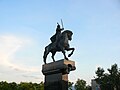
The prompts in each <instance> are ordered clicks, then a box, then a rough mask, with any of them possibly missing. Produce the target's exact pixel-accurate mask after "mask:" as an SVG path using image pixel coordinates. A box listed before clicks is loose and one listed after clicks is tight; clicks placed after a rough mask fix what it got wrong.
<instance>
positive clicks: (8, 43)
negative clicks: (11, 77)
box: [0, 35, 39, 72]
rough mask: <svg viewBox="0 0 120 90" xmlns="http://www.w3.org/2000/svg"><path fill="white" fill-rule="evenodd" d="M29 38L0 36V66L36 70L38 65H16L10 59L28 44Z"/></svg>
mask: <svg viewBox="0 0 120 90" xmlns="http://www.w3.org/2000/svg"><path fill="white" fill-rule="evenodd" d="M30 43H31V41H30V40H29V39H25V38H20V37H17V36H14V35H2V36H0V66H6V67H9V68H11V69H13V70H15V71H25V72H26V71H27V72H37V71H39V70H38V67H25V66H24V64H21V65H18V64H15V63H13V62H11V60H13V59H14V57H15V54H16V52H18V51H19V50H21V49H22V48H23V47H25V46H27V44H30Z"/></svg>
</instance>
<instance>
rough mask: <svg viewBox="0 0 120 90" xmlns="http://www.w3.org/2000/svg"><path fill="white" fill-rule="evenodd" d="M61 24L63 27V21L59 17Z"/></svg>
mask: <svg viewBox="0 0 120 90" xmlns="http://www.w3.org/2000/svg"><path fill="white" fill-rule="evenodd" d="M61 25H62V28H64V27H63V21H62V19H61Z"/></svg>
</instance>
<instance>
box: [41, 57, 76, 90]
mask: <svg viewBox="0 0 120 90" xmlns="http://www.w3.org/2000/svg"><path fill="white" fill-rule="evenodd" d="M75 69H76V68H75V62H74V61H71V60H64V59H62V60H59V61H56V62H52V63H48V64H44V65H43V66H42V73H43V74H44V75H45V82H44V89H45V90H68V74H69V73H70V71H73V70H75Z"/></svg>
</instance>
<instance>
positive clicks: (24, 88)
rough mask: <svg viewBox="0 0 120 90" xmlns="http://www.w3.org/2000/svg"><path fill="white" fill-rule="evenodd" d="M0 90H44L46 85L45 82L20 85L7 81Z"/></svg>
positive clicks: (2, 83) (0, 84)
mask: <svg viewBox="0 0 120 90" xmlns="http://www.w3.org/2000/svg"><path fill="white" fill-rule="evenodd" d="M0 90H44V84H43V82H41V83H39V84H37V83H31V82H29V83H27V82H21V83H20V84H17V83H15V82H12V83H7V82H6V81H1V82H0Z"/></svg>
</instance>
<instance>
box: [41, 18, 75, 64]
mask: <svg viewBox="0 0 120 90" xmlns="http://www.w3.org/2000/svg"><path fill="white" fill-rule="evenodd" d="M61 23H62V20H61ZM62 27H63V23H62ZM72 35H73V33H72V31H70V30H64V28H61V27H60V25H59V23H57V28H56V33H55V34H54V35H53V36H52V37H51V38H50V40H51V43H50V44H49V45H47V46H46V47H45V51H44V55H43V61H44V63H45V64H46V59H47V55H48V54H49V52H51V53H52V56H51V57H52V59H53V61H54V62H55V59H54V56H55V54H56V52H62V53H63V55H64V59H66V60H69V59H68V57H70V56H71V55H72V54H73V52H74V50H75V48H70V45H69V41H70V40H72ZM70 50H72V51H71V53H70V54H69V55H68V57H67V56H66V54H65V51H70Z"/></svg>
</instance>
